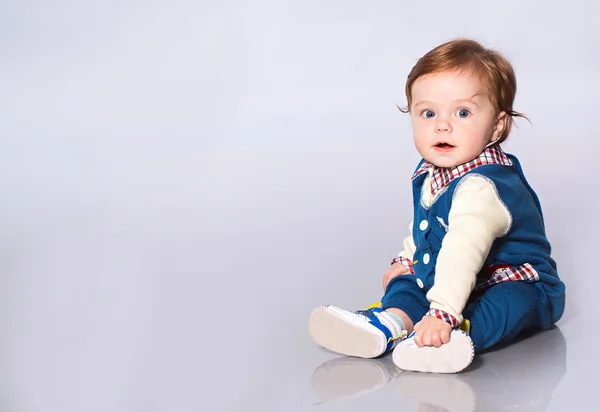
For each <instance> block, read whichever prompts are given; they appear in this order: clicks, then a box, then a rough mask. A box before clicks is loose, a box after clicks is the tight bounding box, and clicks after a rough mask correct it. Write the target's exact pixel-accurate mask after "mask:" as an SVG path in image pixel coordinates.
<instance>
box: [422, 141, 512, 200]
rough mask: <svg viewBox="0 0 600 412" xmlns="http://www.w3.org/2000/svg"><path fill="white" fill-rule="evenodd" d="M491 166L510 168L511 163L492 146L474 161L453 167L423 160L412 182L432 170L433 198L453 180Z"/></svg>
mask: <svg viewBox="0 0 600 412" xmlns="http://www.w3.org/2000/svg"><path fill="white" fill-rule="evenodd" d="M492 164H495V165H504V166H511V165H512V161H511V160H510V158H509V157H508V156H507V155H506V153H504V151H503V150H502V149H501V148H500V146H498V145H493V146H490V147H488V148H486V149H485V150H484V151H483V152H481V154H480V155H479V156H477V157H476V158H475V159H473V160H471V161H469V162H466V163H463V164H460V165H458V166H455V167H436V166H434V165H433V164H432V163H430V162H428V161H426V160H425V161H424V162H423V164H422V165H421V167H419V168H418V169H417V171H416V172H415V174H414V175H413V177H412V180H414V179H415V178H416V177H417V176H420V175H422V174H423V173H427V172H428V171H429V170H430V169H432V170H433V172H432V174H431V194H432V195H434V196H435V194H436V193H438V192H439V191H440V190H442V189H443V188H444V187H446V186H447V185H448V184H449V183H450V182H451V181H453V180H454V179H456V178H458V177H461V176H464V175H465V174H466V173H467V172H470V171H471V170H473V169H475V168H476V167H479V166H483V165H492Z"/></svg>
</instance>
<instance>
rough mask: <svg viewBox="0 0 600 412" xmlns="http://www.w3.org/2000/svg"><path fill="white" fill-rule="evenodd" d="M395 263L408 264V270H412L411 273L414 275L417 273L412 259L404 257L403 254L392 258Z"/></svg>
mask: <svg viewBox="0 0 600 412" xmlns="http://www.w3.org/2000/svg"><path fill="white" fill-rule="evenodd" d="M394 263H400V264H401V265H404V266H406V267H407V268H408V270H410V273H411V275H414V274H415V270H414V268H413V263H412V260H410V259H407V258H405V257H402V256H396V257H395V258H394V260H392V265H393V264H394Z"/></svg>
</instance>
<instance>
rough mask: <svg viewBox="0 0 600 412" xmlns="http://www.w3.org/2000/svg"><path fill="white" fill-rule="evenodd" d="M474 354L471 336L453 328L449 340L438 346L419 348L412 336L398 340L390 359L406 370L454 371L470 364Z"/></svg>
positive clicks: (458, 370)
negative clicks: (402, 340) (408, 338)
mask: <svg viewBox="0 0 600 412" xmlns="http://www.w3.org/2000/svg"><path fill="white" fill-rule="evenodd" d="M474 354H475V351H474V348H473V341H471V338H469V336H468V335H467V334H466V333H464V332H463V331H461V330H453V331H452V333H451V334H450V342H448V343H446V344H444V345H442V346H441V347H439V348H435V347H431V346H425V347H422V348H419V347H418V346H417V345H416V343H415V342H414V340H413V339H412V338H411V339H410V340H406V341H404V342H400V343H399V344H398V346H396V348H395V349H394V352H393V354H392V359H393V361H394V363H395V364H396V366H398V367H399V368H400V369H403V370H407V371H416V372H432V373H456V372H460V371H462V370H464V369H465V368H466V367H467V366H469V365H470V364H471V362H472V361H473V357H474Z"/></svg>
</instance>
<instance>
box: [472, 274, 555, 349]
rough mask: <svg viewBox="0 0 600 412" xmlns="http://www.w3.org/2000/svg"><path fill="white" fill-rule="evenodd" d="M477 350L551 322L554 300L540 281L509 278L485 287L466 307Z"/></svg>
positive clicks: (544, 327) (543, 326) (546, 325)
mask: <svg viewBox="0 0 600 412" xmlns="http://www.w3.org/2000/svg"><path fill="white" fill-rule="evenodd" d="M463 316H464V318H465V319H468V320H469V321H470V324H471V326H470V333H469V334H470V336H471V339H472V340H473V343H474V344H475V351H476V352H480V351H482V350H485V349H487V348H490V347H491V346H494V345H496V344H499V343H505V342H509V341H511V340H512V339H514V338H515V337H516V336H517V335H518V334H519V333H520V332H522V331H525V330H527V329H548V328H549V327H550V326H552V323H553V320H552V311H551V301H550V298H549V297H548V295H547V294H546V292H545V291H544V288H543V287H542V285H541V284H540V283H537V284H536V283H530V282H520V281H508V282H503V283H499V284H497V285H494V286H492V287H491V288H489V289H488V290H486V291H485V292H484V293H483V295H482V296H480V297H479V298H477V299H476V300H475V301H473V302H471V303H469V304H468V305H467V307H466V308H465V310H464V311H463Z"/></svg>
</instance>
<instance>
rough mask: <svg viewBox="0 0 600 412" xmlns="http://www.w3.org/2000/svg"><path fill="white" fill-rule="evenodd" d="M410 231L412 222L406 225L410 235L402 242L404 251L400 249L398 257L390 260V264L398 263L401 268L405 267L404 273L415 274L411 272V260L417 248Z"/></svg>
mask: <svg viewBox="0 0 600 412" xmlns="http://www.w3.org/2000/svg"><path fill="white" fill-rule="evenodd" d="M412 230H413V222H410V224H409V225H408V232H409V233H410V234H409V235H408V236H406V237H405V238H404V241H403V242H402V245H403V247H404V249H402V250H401V251H400V253H398V256H396V257H395V258H394V260H392V263H400V264H402V265H403V266H405V267H406V269H407V272H406V273H415V272H414V270H413V264H412V260H413V255H414V254H415V250H416V249H417V247H416V246H415V241H414V239H413V237H412Z"/></svg>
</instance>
